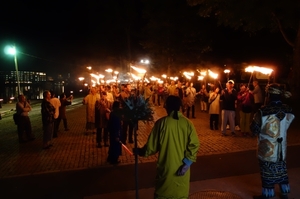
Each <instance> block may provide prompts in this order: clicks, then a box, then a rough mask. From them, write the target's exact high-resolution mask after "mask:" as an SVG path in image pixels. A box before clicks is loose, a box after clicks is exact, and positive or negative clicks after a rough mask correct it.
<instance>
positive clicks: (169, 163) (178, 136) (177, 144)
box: [144, 112, 200, 199]
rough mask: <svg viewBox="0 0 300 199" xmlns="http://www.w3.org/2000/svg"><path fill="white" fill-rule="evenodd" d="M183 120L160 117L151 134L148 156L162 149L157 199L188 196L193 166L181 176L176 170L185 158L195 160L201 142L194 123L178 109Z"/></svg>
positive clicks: (147, 149) (158, 172)
mask: <svg viewBox="0 0 300 199" xmlns="http://www.w3.org/2000/svg"><path fill="white" fill-rule="evenodd" d="M178 117H179V120H176V119H173V112H172V113H171V114H170V116H165V117H163V118H161V119H159V120H158V121H157V122H156V123H155V125H154V127H153V129H152V131H151V133H150V135H149V138H148V141H147V143H146V145H145V146H144V147H145V149H146V153H145V156H146V157H147V156H150V155H153V154H156V153H157V152H159V155H158V162H157V174H156V180H155V193H154V195H155V196H154V197H155V198H156V199H165V198H168V199H171V198H172V199H177V198H188V195H189V183H190V169H189V170H188V171H187V172H186V173H185V174H184V175H183V176H177V175H176V171H177V170H178V168H179V167H180V166H181V165H182V164H183V159H184V158H187V159H188V160H189V161H192V162H195V161H196V158H197V152H198V148H199V146H200V143H199V139H198V136H197V133H196V129H195V127H194V125H193V123H192V122H191V121H190V120H188V119H187V118H186V117H184V116H183V115H182V114H181V113H180V112H178Z"/></svg>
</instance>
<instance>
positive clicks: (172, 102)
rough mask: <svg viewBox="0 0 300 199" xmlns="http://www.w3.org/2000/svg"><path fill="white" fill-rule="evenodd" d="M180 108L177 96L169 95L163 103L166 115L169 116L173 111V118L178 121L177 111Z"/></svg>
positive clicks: (179, 100)
mask: <svg viewBox="0 0 300 199" xmlns="http://www.w3.org/2000/svg"><path fill="white" fill-rule="evenodd" d="M180 107H181V99H180V98H179V97H178V96H174V95H170V96H169V97H168V98H167V100H166V103H165V108H166V110H167V113H168V115H170V114H171V113H172V112H173V111H174V115H173V118H174V119H176V120H178V119H179V118H178V111H179V110H180Z"/></svg>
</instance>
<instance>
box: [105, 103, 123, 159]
mask: <svg viewBox="0 0 300 199" xmlns="http://www.w3.org/2000/svg"><path fill="white" fill-rule="evenodd" d="M107 129H108V132H109V149H108V157H107V162H109V163H110V164H118V163H119V160H118V159H119V156H120V155H121V154H122V146H121V132H122V114H121V109H120V102H118V101H114V102H113V105H112V111H111V113H110V115H109V120H108V124H107Z"/></svg>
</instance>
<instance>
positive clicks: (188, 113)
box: [186, 105, 195, 118]
mask: <svg viewBox="0 0 300 199" xmlns="http://www.w3.org/2000/svg"><path fill="white" fill-rule="evenodd" d="M191 108H192V117H195V105H192V107H189V106H188V107H187V111H186V116H187V118H189V117H190V110H191Z"/></svg>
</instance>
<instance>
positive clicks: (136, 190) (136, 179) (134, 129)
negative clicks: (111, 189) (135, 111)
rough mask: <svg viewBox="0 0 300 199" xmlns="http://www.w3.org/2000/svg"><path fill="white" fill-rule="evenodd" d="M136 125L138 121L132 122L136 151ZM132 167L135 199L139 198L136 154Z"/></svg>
mask: <svg viewBox="0 0 300 199" xmlns="http://www.w3.org/2000/svg"><path fill="white" fill-rule="evenodd" d="M137 125H138V121H133V135H134V148H136V149H137V147H138V146H137ZM134 160H135V161H134V165H135V198H136V199H138V198H139V177H138V174H139V172H138V154H137V153H135V154H134Z"/></svg>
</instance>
